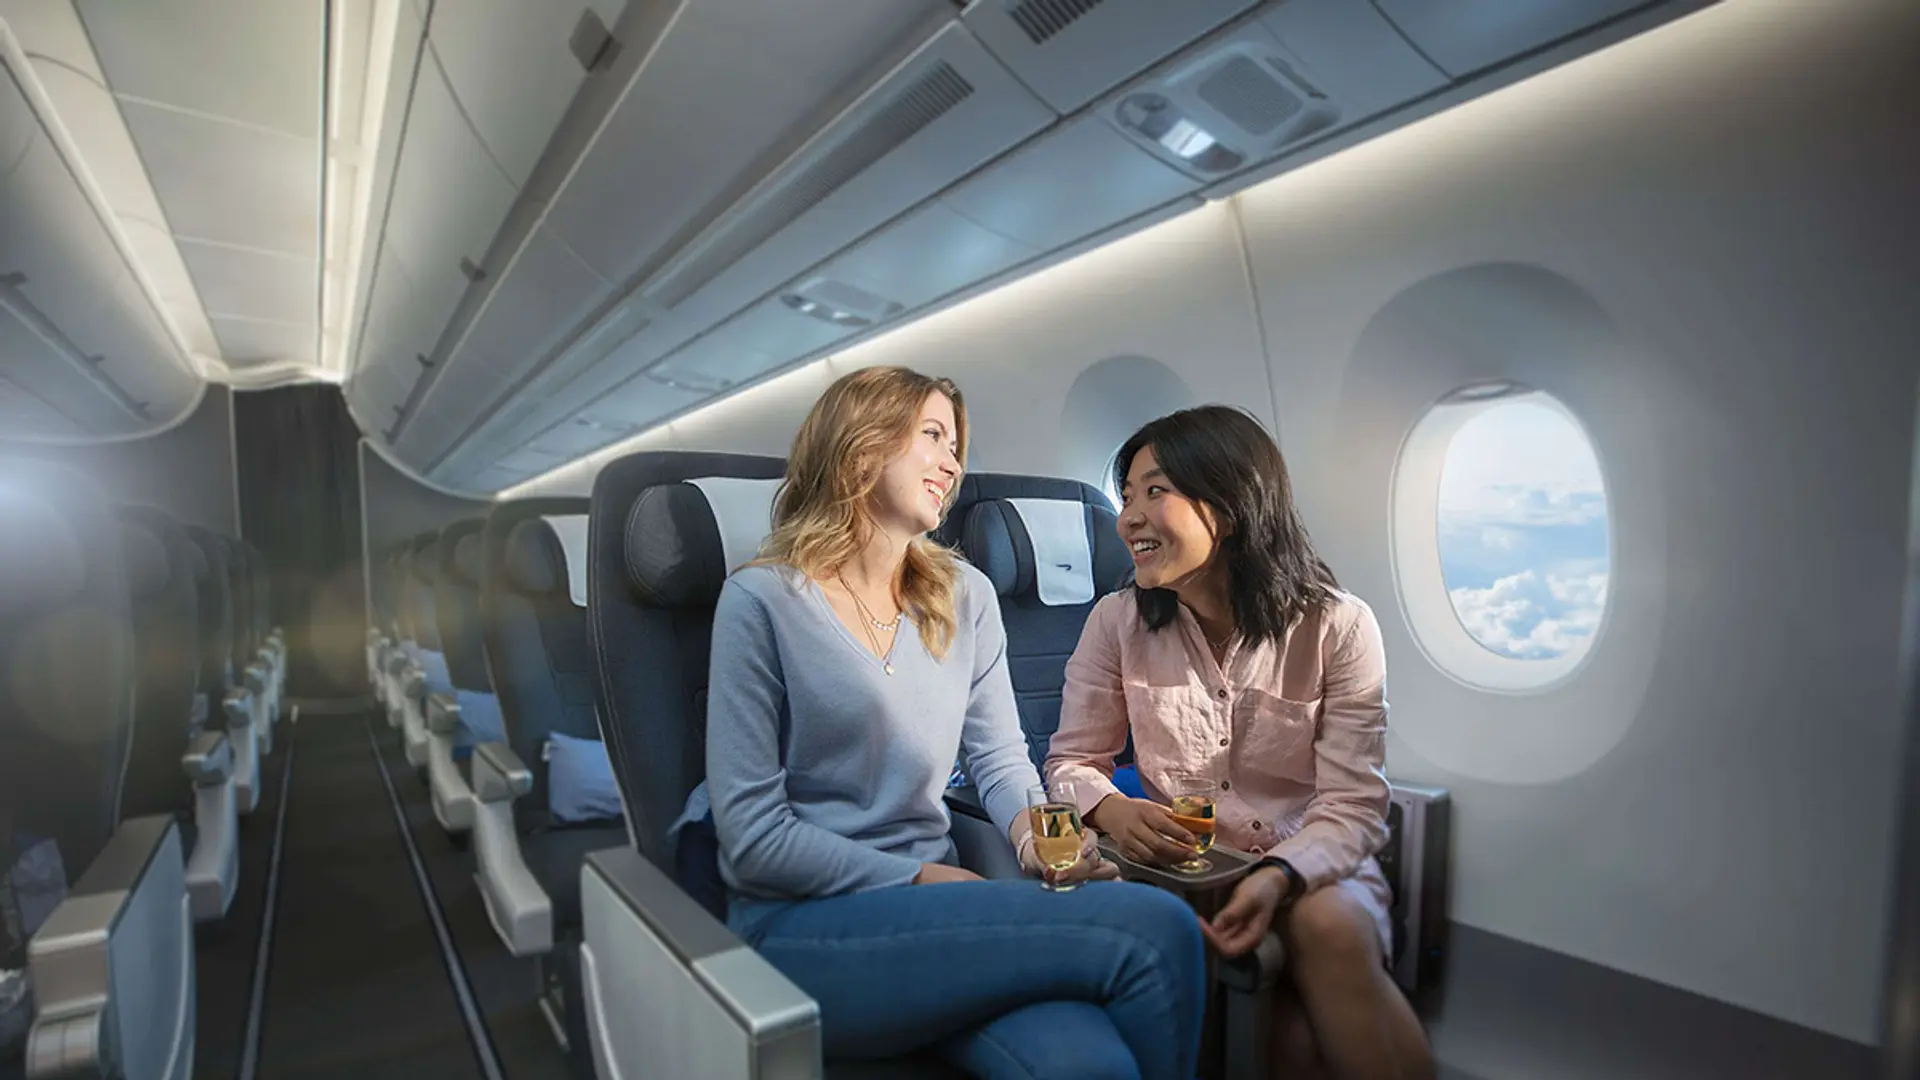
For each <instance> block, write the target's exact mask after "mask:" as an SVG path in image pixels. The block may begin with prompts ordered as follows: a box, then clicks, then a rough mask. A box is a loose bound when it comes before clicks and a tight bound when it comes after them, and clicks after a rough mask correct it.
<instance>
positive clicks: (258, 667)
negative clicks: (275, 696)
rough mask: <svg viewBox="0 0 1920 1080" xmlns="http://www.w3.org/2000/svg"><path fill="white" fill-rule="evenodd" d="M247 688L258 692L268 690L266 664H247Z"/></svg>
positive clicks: (262, 692) (261, 692)
mask: <svg viewBox="0 0 1920 1080" xmlns="http://www.w3.org/2000/svg"><path fill="white" fill-rule="evenodd" d="M246 678H247V689H249V690H251V691H253V692H254V693H256V694H264V693H266V692H267V669H266V666H265V665H264V664H261V663H259V662H257V661H256V662H254V663H251V664H248V665H247V671H246Z"/></svg>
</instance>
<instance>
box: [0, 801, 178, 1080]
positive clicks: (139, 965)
mask: <svg viewBox="0 0 1920 1080" xmlns="http://www.w3.org/2000/svg"><path fill="white" fill-rule="evenodd" d="M193 962H194V957H193V926H192V922H191V920H190V918H189V917H188V910H187V903H186V878H185V869H184V863H183V861H182V859H181V852H180V828H179V826H178V825H177V824H176V823H175V822H174V820H173V818H172V816H171V815H164V814H156V815H154V816H151V817H143V818H135V819H133V820H130V821H124V822H122V823H121V824H120V828H119V829H118V830H116V831H115V832H114V834H113V838H112V839H111V840H109V841H108V842H107V846H106V847H105V848H104V849H102V851H101V852H100V854H99V856H98V857H96V858H95V859H94V861H93V864H92V865H91V866H89V867H87V870H86V873H84V874H82V875H81V877H80V879H79V880H78V881H77V882H75V883H74V886H73V888H72V889H71V890H70V891H69V893H68V895H67V898H66V899H65V900H63V901H61V903H60V906H58V907H56V908H55V909H54V910H53V912H52V914H50V915H49V916H47V920H46V922H44V923H42V924H41V926H40V929H39V931H38V932H37V933H35V934H34V936H33V940H32V941H30V942H28V944H27V965H28V967H29V969H30V970H31V972H32V975H33V986H34V996H35V999H36V1002H35V1010H34V1020H33V1028H32V1031H31V1032H30V1033H29V1035H28V1036H27V1055H26V1066H27V1071H26V1074H27V1076H28V1077H30V1078H34V1080H41V1078H48V1080H51V1078H54V1077H70V1076H89V1075H106V1076H168V1077H177V1076H185V1075H186V1074H187V1072H188V1070H189V1069H190V1068H191V1062H192V1058H193V1035H194V992H193V991H194V975H193Z"/></svg>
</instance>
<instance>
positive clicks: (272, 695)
mask: <svg viewBox="0 0 1920 1080" xmlns="http://www.w3.org/2000/svg"><path fill="white" fill-rule="evenodd" d="M241 547H242V548H243V549H244V550H245V551H246V564H247V573H248V580H247V584H248V599H249V600H250V601H251V605H252V615H253V627H254V643H253V644H254V651H253V659H254V660H257V661H259V662H260V663H261V664H264V665H265V666H266V669H267V679H266V694H267V706H266V711H267V715H268V716H269V717H271V718H272V720H273V721H274V723H278V722H279V720H280V703H281V699H282V698H283V697H284V696H285V690H286V681H287V662H286V661H287V651H286V639H285V636H284V635H283V634H281V632H280V630H279V628H278V627H276V626H274V625H273V577H272V574H271V573H270V572H269V571H268V568H267V556H266V553H265V552H262V551H261V550H260V549H259V548H257V547H254V546H253V545H252V544H249V543H246V542H245V541H241ZM249 662H251V661H249Z"/></svg>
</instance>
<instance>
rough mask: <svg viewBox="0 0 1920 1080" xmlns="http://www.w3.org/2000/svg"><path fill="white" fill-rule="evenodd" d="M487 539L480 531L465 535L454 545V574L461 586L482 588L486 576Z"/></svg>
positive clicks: (476, 530)
mask: <svg viewBox="0 0 1920 1080" xmlns="http://www.w3.org/2000/svg"><path fill="white" fill-rule="evenodd" d="M486 562H487V559H486V538H485V537H484V536H483V535H482V534H481V532H480V530H478V529H475V530H473V531H472V532H469V533H465V534H463V535H462V536H461V537H460V539H459V540H457V541H455V542H454V545H453V572H454V574H455V575H457V576H458V577H459V579H460V584H462V585H470V586H472V587H474V588H476V589H477V588H479V587H480V579H481V578H482V577H483V576H485V574H486Z"/></svg>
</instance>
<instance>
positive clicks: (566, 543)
mask: <svg viewBox="0 0 1920 1080" xmlns="http://www.w3.org/2000/svg"><path fill="white" fill-rule="evenodd" d="M541 520H543V521H545V522H546V523H547V524H548V525H551V526H553V535H555V536H557V537H559V538H560V550H562V551H564V552H566V553H567V594H568V595H569V596H571V597H573V602H574V603H575V604H578V605H579V606H581V607H586V606H587V515H585V514H557V515H551V514H550V515H542V517H541Z"/></svg>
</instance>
